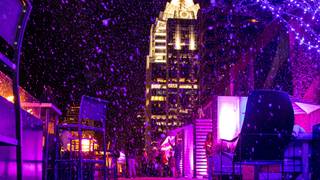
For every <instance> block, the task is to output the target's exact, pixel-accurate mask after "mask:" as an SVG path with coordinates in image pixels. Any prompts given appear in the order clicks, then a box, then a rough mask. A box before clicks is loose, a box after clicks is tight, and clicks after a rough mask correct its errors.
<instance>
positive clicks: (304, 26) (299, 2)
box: [236, 0, 320, 52]
mask: <svg viewBox="0 0 320 180" xmlns="http://www.w3.org/2000/svg"><path fill="white" fill-rule="evenodd" d="M242 4H245V5H242ZM243 6H246V8H244V7H243ZM251 6H259V7H260V8H261V9H262V10H264V11H268V12H270V13H271V14H272V17H273V18H274V19H278V20H279V21H280V22H282V23H285V26H286V27H287V28H288V31H287V32H288V33H289V32H291V33H293V34H294V38H295V39H296V40H297V42H298V44H300V45H301V46H306V48H307V49H309V50H316V51H317V52H320V49H319V44H320V35H319V34H317V32H316V31H315V30H314V29H312V25H313V24H316V23H319V19H320V18H319V16H320V13H319V11H320V1H312V0H310V2H308V1H307V0H287V1H283V2H282V3H281V4H277V5H273V4H272V3H271V2H270V1H269V0H255V1H253V2H251V3H248V2H247V1H246V3H245V1H241V2H239V5H238V6H236V7H238V9H239V10H240V11H241V10H242V11H243V10H244V11H249V10H250V8H249V7H251ZM299 10H300V11H299ZM293 11H294V12H303V15H302V16H303V17H301V16H299V15H296V14H293V13H292V12H293ZM308 16H310V17H311V18H308ZM295 22H296V23H297V24H296V25H293V24H294V23H295ZM295 26H299V27H295Z"/></svg>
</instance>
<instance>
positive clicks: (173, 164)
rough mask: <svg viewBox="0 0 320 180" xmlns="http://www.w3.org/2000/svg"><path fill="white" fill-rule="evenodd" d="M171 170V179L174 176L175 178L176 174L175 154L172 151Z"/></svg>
mask: <svg viewBox="0 0 320 180" xmlns="http://www.w3.org/2000/svg"><path fill="white" fill-rule="evenodd" d="M169 155H170V156H169V168H170V173H169V176H170V177H172V176H174V175H175V172H176V170H175V168H176V167H175V159H174V157H173V152H172V150H170V152H169Z"/></svg>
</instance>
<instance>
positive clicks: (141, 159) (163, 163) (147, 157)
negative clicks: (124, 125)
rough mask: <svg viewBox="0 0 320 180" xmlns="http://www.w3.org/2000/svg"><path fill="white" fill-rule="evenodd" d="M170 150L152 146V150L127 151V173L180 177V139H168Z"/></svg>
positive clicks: (129, 174)
mask: <svg viewBox="0 0 320 180" xmlns="http://www.w3.org/2000/svg"><path fill="white" fill-rule="evenodd" d="M169 145H170V146H171V148H170V151H169V152H168V151H167V152H166V151H162V150H161V148H156V147H154V148H153V150H152V151H149V153H147V151H143V152H142V153H135V152H134V151H131V152H128V153H127V165H128V167H127V168H128V169H127V175H128V177H136V176H148V177H149V176H153V177H180V176H181V174H182V173H181V168H180V165H181V157H182V139H180V138H179V136H176V137H175V141H174V143H173V142H171V141H169Z"/></svg>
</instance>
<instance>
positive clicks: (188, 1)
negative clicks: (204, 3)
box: [171, 0, 194, 8]
mask: <svg viewBox="0 0 320 180" xmlns="http://www.w3.org/2000/svg"><path fill="white" fill-rule="evenodd" d="M171 3H172V4H174V5H175V6H179V7H185V8H188V7H190V6H193V5H194V2H193V0H172V1H171Z"/></svg>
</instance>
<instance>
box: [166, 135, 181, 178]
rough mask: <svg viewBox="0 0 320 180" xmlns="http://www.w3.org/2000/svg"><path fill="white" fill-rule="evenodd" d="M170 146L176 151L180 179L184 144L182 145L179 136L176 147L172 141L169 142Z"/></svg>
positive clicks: (177, 170)
mask: <svg viewBox="0 0 320 180" xmlns="http://www.w3.org/2000/svg"><path fill="white" fill-rule="evenodd" d="M169 144H170V146H171V147H172V149H173V151H174V159H175V166H176V167H175V170H176V177H180V176H181V171H180V162H181V155H182V154H181V153H182V143H181V140H180V139H179V135H176V137H175V144H174V145H173V144H172V143H171V141H170V140H169Z"/></svg>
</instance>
